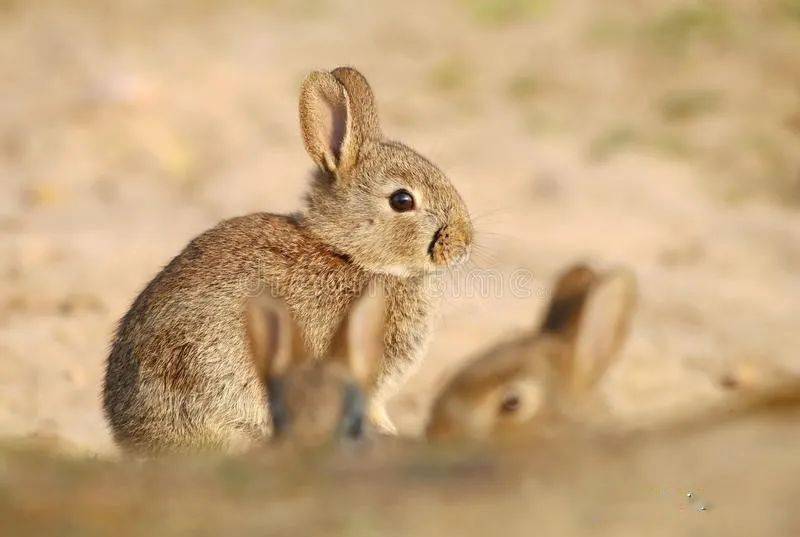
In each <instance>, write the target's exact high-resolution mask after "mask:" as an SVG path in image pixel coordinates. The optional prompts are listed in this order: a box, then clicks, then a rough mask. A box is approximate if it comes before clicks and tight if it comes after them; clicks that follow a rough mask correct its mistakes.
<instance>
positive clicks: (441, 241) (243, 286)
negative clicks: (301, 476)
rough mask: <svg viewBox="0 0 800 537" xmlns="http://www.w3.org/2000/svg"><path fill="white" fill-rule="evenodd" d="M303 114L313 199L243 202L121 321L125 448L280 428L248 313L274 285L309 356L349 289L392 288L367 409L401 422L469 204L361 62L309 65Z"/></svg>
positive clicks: (252, 435) (381, 420)
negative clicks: (254, 208)
mask: <svg viewBox="0 0 800 537" xmlns="http://www.w3.org/2000/svg"><path fill="white" fill-rule="evenodd" d="M300 124H301V131H302V135H303V141H304V143H305V147H306V150H307V151H308V153H309V155H310V156H311V158H312V159H313V161H314V162H315V164H316V165H317V168H318V169H317V170H316V173H315V174H314V177H313V180H312V182H311V187H310V189H309V192H308V193H307V195H306V207H305V211H304V212H302V213H299V214H293V215H290V216H284V215H273V214H266V213H258V214H252V215H249V216H242V217H239V218H233V219H231V220H227V221H224V222H222V223H220V224H219V225H218V226H216V227H215V228H213V229H211V230H209V231H206V232H205V233H203V234H201V235H200V236H199V237H197V238H195V239H194V240H192V241H191V242H190V243H189V245H188V246H187V247H186V248H185V249H184V250H183V252H181V253H180V254H179V255H178V256H177V257H176V258H174V259H173V260H172V261H171V262H170V263H169V264H168V265H167V266H166V267H165V268H164V269H163V270H162V271H161V272H160V273H159V274H158V275H157V276H156V277H155V278H154V279H153V280H152V281H151V282H150V283H149V284H148V285H147V287H146V288H145V289H144V291H142V293H141V294H140V295H139V296H138V297H137V298H136V300H135V301H134V303H133V305H132V306H131V308H130V310H129V311H128V313H127V314H126V315H125V316H124V317H123V319H122V320H121V322H120V325H119V328H118V329H117V333H116V336H115V338H114V341H113V344H112V348H111V353H110V355H109V358H108V363H107V368H106V376H105V384H104V390H103V406H104V409H105V414H106V417H107V418H108V421H109V423H110V425H111V431H112V433H113V436H114V439H115V440H116V442H117V443H118V444H119V445H120V446H121V447H122V448H123V449H126V450H128V451H138V452H157V451H164V450H175V449H194V448H203V447H212V448H222V449H246V447H247V446H248V445H251V444H252V443H253V442H256V443H257V442H260V441H261V440H262V439H263V438H264V437H265V435H267V434H268V422H269V419H268V410H267V408H266V407H265V405H264V404H263V400H264V388H263V387H262V385H261V383H260V382H259V380H258V378H257V375H256V370H255V368H254V367H253V363H252V361H251V360H250V357H249V353H248V350H247V343H246V334H245V322H244V319H245V313H244V311H245V304H246V302H247V300H248V299H249V298H250V297H253V296H257V295H259V294H261V293H262V292H264V291H265V290H268V291H269V292H270V293H271V294H272V295H274V296H277V297H280V298H281V299H282V300H283V301H284V302H285V304H286V307H287V308H288V310H289V311H290V312H291V314H292V317H293V318H294V319H295V320H296V322H297V326H298V327H299V330H300V332H301V333H302V338H301V339H302V340H303V341H304V343H305V345H306V346H307V348H308V351H309V354H310V355H311V356H314V357H320V356H326V355H327V354H328V351H329V348H330V345H331V341H332V339H333V335H334V332H335V330H336V328H337V327H338V326H339V324H340V322H341V319H342V318H343V316H344V315H345V313H346V312H347V311H348V308H349V306H350V304H351V302H352V301H353V299H354V298H355V297H357V296H359V295H360V293H361V292H362V290H363V289H364V288H365V287H367V286H368V285H370V284H377V285H379V286H381V287H383V289H384V290H385V292H386V301H387V304H386V309H385V318H384V321H385V330H384V342H385V348H384V355H383V358H382V360H381V362H380V364H379V365H378V373H377V375H375V382H374V384H375V385H374V386H373V388H374V389H373V390H372V391H371V393H372V394H373V397H372V400H371V402H370V405H369V415H370V418H371V420H372V421H373V422H374V423H376V424H377V425H378V426H380V427H381V428H382V429H383V430H385V431H393V429H394V427H393V425H392V423H391V421H390V420H389V418H388V416H387V415H386V412H385V407H384V401H385V400H386V398H387V397H388V396H389V395H391V394H392V393H393V391H394V390H395V389H396V387H397V386H398V385H399V384H401V383H402V382H403V381H404V379H405V377H406V376H407V374H408V373H409V371H410V370H411V369H412V366H413V365H414V364H415V363H416V362H417V361H418V359H419V357H420V356H421V355H422V353H423V351H424V349H425V346H426V343H427V341H428V336H429V332H430V320H431V318H432V313H433V310H434V304H433V297H432V295H431V287H430V286H428V285H426V281H427V276H428V275H429V274H430V273H432V272H433V271H436V270H439V269H441V268H444V267H448V266H452V265H454V264H457V263H460V262H461V261H463V260H465V259H466V258H467V257H468V255H469V250H470V246H471V243H472V235H473V231H472V224H471V221H470V217H469V214H468V212H467V209H466V207H465V205H464V202H463V201H462V200H461V197H460V196H459V194H458V192H457V191H456V190H455V188H454V187H453V185H452V184H451V183H450V181H449V180H448V179H447V178H446V177H445V176H444V174H443V173H442V172H441V171H440V170H439V169H438V168H437V167H436V166H434V165H433V164H432V163H430V162H429V161H428V160H426V159H425V158H424V157H422V156H420V155H419V154H417V153H416V152H414V151H413V150H411V149H409V148H408V147H406V146H405V145H403V144H401V143H398V142H395V141H390V140H387V139H386V138H384V136H383V133H382V132H381V129H380V126H379V124H378V116H377V110H376V106H375V102H374V97H373V94H372V90H371V89H370V87H369V84H368V83H367V81H366V79H365V78H364V77H363V76H362V75H361V74H360V73H359V72H358V71H356V70H354V69H351V68H347V67H340V68H337V69H334V70H333V71H331V72H321V71H320V72H313V73H311V74H310V75H309V76H308V77H307V78H306V80H305V81H304V82H303V85H302V89H301V93H300ZM275 175H276V177H278V178H279V177H280V172H279V171H278V170H276V171H275ZM279 180H280V179H279Z"/></svg>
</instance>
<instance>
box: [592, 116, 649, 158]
mask: <svg viewBox="0 0 800 537" xmlns="http://www.w3.org/2000/svg"><path fill="white" fill-rule="evenodd" d="M640 142H641V135H640V134H639V132H638V131H637V130H636V129H634V128H633V127H632V126H630V125H616V126H613V127H611V128H609V129H608V130H606V131H605V132H603V133H601V134H600V135H599V136H597V137H596V138H595V139H594V140H592V142H591V143H590V144H589V158H591V159H592V160H597V161H602V160H606V159H608V158H609V157H611V156H612V155H614V154H616V153H619V152H620V151H622V150H624V149H628V148H630V147H632V146H634V145H637V144H639V143H640Z"/></svg>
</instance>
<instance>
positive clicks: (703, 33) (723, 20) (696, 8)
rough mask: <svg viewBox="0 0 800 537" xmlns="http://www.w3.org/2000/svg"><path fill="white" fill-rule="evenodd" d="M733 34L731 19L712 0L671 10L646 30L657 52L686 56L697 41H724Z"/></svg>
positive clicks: (649, 24)
mask: <svg viewBox="0 0 800 537" xmlns="http://www.w3.org/2000/svg"><path fill="white" fill-rule="evenodd" d="M730 30H731V23H730V17H729V16H728V13H727V11H726V10H725V8H724V7H723V4H722V3H720V2H712V1H710V0H706V1H699V2H694V3H690V4H684V5H682V6H678V7H672V8H669V9H667V10H666V11H664V12H662V13H661V14H660V15H658V16H657V17H655V18H654V19H652V20H650V21H649V22H647V23H646V25H645V28H644V31H645V33H646V36H647V37H648V38H649V39H651V40H652V41H653V42H654V43H655V44H656V46H657V47H658V48H660V49H662V50H665V51H669V52H675V53H682V52H685V51H686V49H687V48H688V46H689V45H690V44H692V43H693V42H696V41H704V40H712V39H720V38H723V37H725V36H727V35H729V34H730Z"/></svg>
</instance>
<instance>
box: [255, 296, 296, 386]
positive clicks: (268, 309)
mask: <svg viewBox="0 0 800 537" xmlns="http://www.w3.org/2000/svg"><path fill="white" fill-rule="evenodd" d="M245 328H246V331H247V339H248V344H249V347H250V356H251V358H252V360H253V365H255V367H256V371H257V373H258V378H259V379H260V380H261V381H262V382H266V381H267V380H268V379H270V378H272V377H276V376H280V375H282V374H283V373H284V372H285V371H286V370H287V369H288V368H289V366H290V365H291V363H292V362H293V361H294V360H295V359H299V357H300V354H302V353H303V348H304V346H303V341H302V337H301V335H300V332H299V330H298V328H297V326H296V325H295V323H294V321H293V320H292V318H291V316H290V315H289V310H288V309H287V308H286V306H285V305H284V303H283V302H282V301H281V300H278V299H276V298H273V297H271V296H266V295H264V296H260V297H257V298H253V299H251V300H250V301H248V303H247V306H246V309H245Z"/></svg>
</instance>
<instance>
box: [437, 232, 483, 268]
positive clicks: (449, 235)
mask: <svg viewBox="0 0 800 537" xmlns="http://www.w3.org/2000/svg"><path fill="white" fill-rule="evenodd" d="M471 242H472V234H471V233H470V231H469V230H468V229H466V228H460V227H454V226H451V225H444V226H442V227H440V228H439V229H437V230H436V233H434V234H433V239H432V240H431V243H430V245H429V246H428V255H429V256H430V258H431V261H433V263H434V264H435V265H439V266H452V265H459V264H461V263H463V262H464V261H466V260H467V259H468V258H469V247H470V244H471Z"/></svg>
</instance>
